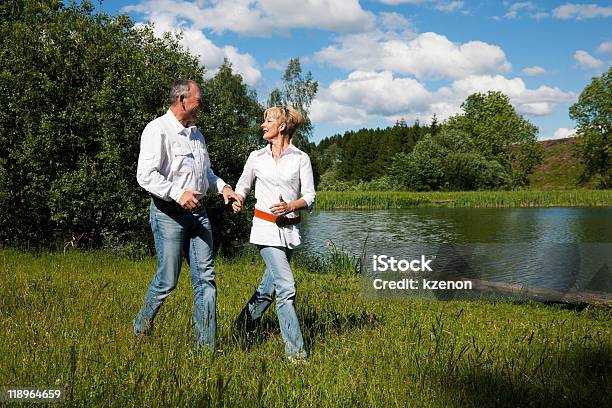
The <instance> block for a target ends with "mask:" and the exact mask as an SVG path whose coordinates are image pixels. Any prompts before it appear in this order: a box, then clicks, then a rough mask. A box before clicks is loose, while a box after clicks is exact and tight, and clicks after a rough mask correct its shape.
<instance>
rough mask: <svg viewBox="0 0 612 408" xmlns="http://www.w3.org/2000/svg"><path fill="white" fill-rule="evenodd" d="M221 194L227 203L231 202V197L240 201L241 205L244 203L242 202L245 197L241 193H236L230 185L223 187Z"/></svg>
mask: <svg viewBox="0 0 612 408" xmlns="http://www.w3.org/2000/svg"><path fill="white" fill-rule="evenodd" d="M221 194H223V202H224V203H225V204H227V203H229V201H230V199H232V198H233V199H234V200H236V201H239V202H240V205H242V202H243V201H244V199H243V198H242V197H241V196H240V195H238V194H236V193H235V192H234V190H232V188H231V187H230V186H225V187H223V191H222V192H221Z"/></svg>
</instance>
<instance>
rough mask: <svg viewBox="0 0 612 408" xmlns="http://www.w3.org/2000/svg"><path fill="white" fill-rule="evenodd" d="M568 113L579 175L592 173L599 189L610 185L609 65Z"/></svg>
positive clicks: (611, 93)
mask: <svg viewBox="0 0 612 408" xmlns="http://www.w3.org/2000/svg"><path fill="white" fill-rule="evenodd" d="M569 113H570V117H571V118H572V119H574V120H575V121H577V122H578V131H577V136H578V138H579V139H580V141H579V143H578V145H577V153H578V156H579V157H580V158H581V160H582V163H583V165H584V172H583V175H582V177H583V178H585V179H587V178H590V177H592V176H595V177H596V182H597V186H598V187H599V188H610V187H612V171H611V167H612V160H611V155H612V139H611V137H610V136H611V135H610V132H611V130H612V67H611V68H609V69H608V71H607V72H605V73H604V74H602V75H601V77H597V78H593V79H592V81H591V83H590V84H589V85H587V86H586V88H584V90H583V91H582V93H581V94H580V96H579V97H578V102H576V103H575V104H574V105H572V106H571V107H570V110H569Z"/></svg>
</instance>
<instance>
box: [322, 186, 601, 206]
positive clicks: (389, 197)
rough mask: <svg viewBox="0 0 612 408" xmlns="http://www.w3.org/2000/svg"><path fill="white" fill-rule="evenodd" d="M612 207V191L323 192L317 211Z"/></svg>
mask: <svg viewBox="0 0 612 408" xmlns="http://www.w3.org/2000/svg"><path fill="white" fill-rule="evenodd" d="M611 205H612V190H560V191H531V190H520V191H458V192H397V191H394V192H389V191H320V192H317V204H316V206H317V208H319V209H323V210H334V209H370V210H375V209H395V208H414V207H467V208H497V207H500V208H501V207H607V206H611Z"/></svg>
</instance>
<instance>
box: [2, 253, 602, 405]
mask: <svg viewBox="0 0 612 408" xmlns="http://www.w3.org/2000/svg"><path fill="white" fill-rule="evenodd" d="M154 267H155V264H154V260H153V259H147V260H143V261H138V262H136V261H128V260H125V259H120V258H116V257H113V256H110V255H107V254H104V253H84V254H83V253H69V254H68V255H66V256H63V255H61V254H43V255H40V256H33V255H31V254H24V253H18V252H15V251H11V250H4V251H0V271H1V273H2V275H1V280H0V282H1V283H0V286H1V292H0V293H1V294H2V295H1V296H0V339H1V342H0V359H1V360H0V361H1V364H0V385H2V386H39V387H42V386H56V385H57V386H62V387H64V386H65V388H66V390H67V392H68V394H69V399H68V401H67V402H66V405H67V406H84V407H91V406H121V407H131V406H137V407H142V406H147V407H149V406H153V407H154V406H177V407H183V406H185V407H187V406H189V407H191V406H209V405H210V406H228V407H234V406H266V407H270V406H287V407H293V406H300V407H311V406H316V407H318V406H323V407H325V406H339V407H345V406H362V407H387V406H402V407H404V406H425V407H448V406H450V407H464V406H513V407H516V406H520V407H523V406H559V407H574V406H580V407H585V406H593V407H603V406H610V403H611V402H612V401H611V396H610V390H611V389H612V387H610V385H611V384H610V378H612V366H611V360H612V344H611V331H612V317H611V316H610V313H609V312H610V311H609V309H605V308H604V309H602V308H591V307H587V308H586V309H584V310H582V311H576V310H570V309H566V308H563V307H559V306H546V305H542V304H537V303H528V304H512V303H503V302H502V303H493V302H435V301H431V302H428V301H419V302H371V303H364V302H362V300H361V297H360V288H361V286H360V281H359V279H358V278H357V277H356V276H354V275H352V276H351V275H348V276H347V275H346V274H344V275H341V274H317V273H311V272H310V271H307V270H305V269H303V267H302V266H297V267H296V268H295V275H296V280H297V282H298V299H297V311H298V316H299V318H300V321H301V322H302V328H303V332H304V335H305V340H306V343H307V347H308V351H309V353H310V359H309V361H308V363H307V364H306V365H302V366H293V365H291V364H290V363H288V362H287V361H286V359H285V358H284V355H283V344H282V340H281V338H280V335H279V332H278V326H277V323H276V318H275V312H274V310H270V311H269V312H268V314H267V317H266V319H265V321H264V325H263V328H264V330H263V334H262V336H261V338H260V341H259V342H258V343H257V344H256V345H255V346H253V347H252V348H251V349H250V350H247V349H244V348H242V347H240V346H239V345H237V344H235V343H234V342H233V340H232V330H231V322H232V320H233V319H234V318H235V317H236V315H237V314H238V311H239V310H240V308H241V307H242V306H243V303H244V302H245V301H246V299H247V298H248V297H249V296H250V294H251V291H252V290H253V289H254V288H255V286H256V285H257V283H258V279H259V278H260V276H261V272H262V264H261V263H260V261H259V260H258V259H257V258H253V259H248V258H243V259H241V260H236V261H225V260H218V261H217V276H218V279H217V285H218V326H219V327H218V349H219V350H218V351H216V352H215V353H213V354H207V353H199V354H194V353H193V352H192V351H191V350H192V331H191V321H190V319H191V313H192V294H191V287H190V284H189V273H188V270H186V269H185V270H183V273H182V276H181V279H180V282H179V287H178V288H177V290H176V291H175V292H174V293H173V294H172V296H170V298H169V299H168V300H167V301H166V303H165V304H164V305H163V307H162V309H161V312H160V314H159V315H158V318H157V320H156V332H155V334H154V336H153V337H152V338H151V339H150V340H149V341H147V342H144V343H137V342H135V341H134V339H133V337H132V332H131V321H132V319H133V317H134V314H135V313H136V311H137V309H138V307H139V306H140V302H141V301H142V297H143V295H144V292H145V290H146V288H147V285H148V283H149V281H150V279H151V276H152V273H153V271H154ZM313 272H314V271H313Z"/></svg>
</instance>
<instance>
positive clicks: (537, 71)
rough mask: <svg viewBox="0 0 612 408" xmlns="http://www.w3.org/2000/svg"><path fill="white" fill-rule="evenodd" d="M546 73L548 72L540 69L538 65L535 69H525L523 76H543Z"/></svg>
mask: <svg viewBox="0 0 612 408" xmlns="http://www.w3.org/2000/svg"><path fill="white" fill-rule="evenodd" d="M545 73H546V70H545V69H544V68H542V67H538V66H537V65H536V66H533V67H527V68H523V74H525V75H529V76H536V75H543V74H545Z"/></svg>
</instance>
